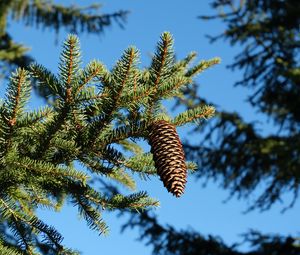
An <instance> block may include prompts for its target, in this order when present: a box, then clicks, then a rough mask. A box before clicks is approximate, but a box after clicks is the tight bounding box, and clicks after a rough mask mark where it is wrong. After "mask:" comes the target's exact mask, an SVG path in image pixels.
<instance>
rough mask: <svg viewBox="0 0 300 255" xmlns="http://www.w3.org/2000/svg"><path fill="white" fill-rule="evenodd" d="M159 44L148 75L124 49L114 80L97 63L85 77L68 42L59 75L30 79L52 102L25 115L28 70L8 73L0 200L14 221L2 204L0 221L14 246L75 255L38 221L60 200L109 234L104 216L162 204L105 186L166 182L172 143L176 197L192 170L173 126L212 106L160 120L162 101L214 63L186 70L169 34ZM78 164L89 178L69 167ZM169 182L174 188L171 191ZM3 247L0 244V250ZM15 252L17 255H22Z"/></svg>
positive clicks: (37, 72) (38, 70)
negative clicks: (151, 179)
mask: <svg viewBox="0 0 300 255" xmlns="http://www.w3.org/2000/svg"><path fill="white" fill-rule="evenodd" d="M161 38H162V39H161V42H159V44H158V46H157V52H156V54H155V56H154V57H153V60H152V64H151V66H150V67H149V68H147V69H146V70H140V69H139V68H138V65H137V63H138V59H139V54H138V51H137V50H136V49H135V48H133V47H130V48H129V49H127V50H126V51H125V52H124V54H123V55H122V57H121V59H120V60H119V61H118V62H117V64H116V65H115V66H114V68H113V69H112V71H111V72H110V71H108V70H106V68H105V66H104V65H103V64H102V63H100V62H98V61H93V62H91V63H90V64H89V65H88V66H87V67H86V68H83V69H82V68H81V63H80V49H79V41H78V38H77V37H76V36H74V35H71V36H69V37H68V38H67V40H66V42H65V44H64V46H63V52H62V55H61V58H60V59H61V61H60V64H59V75H58V76H56V75H54V74H53V73H51V72H50V71H49V70H47V69H46V68H45V67H43V66H40V65H37V64H35V65H32V66H31V75H32V76H33V77H35V78H36V79H37V80H38V81H39V83H40V85H42V86H43V87H45V88H46V89H48V90H49V91H51V96H52V97H53V101H52V102H51V104H48V106H47V107H45V108H43V109H40V110H38V111H28V112H25V111H24V107H25V104H26V102H27V100H28V97H29V95H30V82H29V76H28V72H27V71H24V70H23V71H21V70H19V71H18V72H17V73H16V74H14V75H13V77H12V80H11V83H10V84H9V88H8V90H7V91H8V93H7V98H6V100H5V102H4V103H3V104H0V125H1V126H0V155H1V157H0V166H1V167H2V168H3V171H0V180H1V186H0V199H2V200H3V201H4V199H5V198H6V197H9V198H11V201H12V203H9V207H10V208H11V209H12V210H13V211H12V212H13V213H14V214H15V215H16V216H12V213H11V212H10V211H9V210H8V209H7V208H4V207H5V206H4V205H3V204H1V201H0V211H1V212H4V213H0V214H1V217H0V222H3V224H8V225H11V226H12V227H13V228H14V230H15V237H14V238H15V239H16V240H18V239H21V240H20V242H22V244H23V246H24V247H25V248H24V247H23V250H26V249H27V250H30V249H31V247H32V251H33V252H34V253H37V252H40V251H41V250H42V247H43V245H46V247H47V249H48V250H49V251H51V252H53V254H59V253H58V252H61V253H62V254H74V252H72V251H70V250H68V249H66V248H64V247H63V246H62V245H61V244H60V243H61V238H60V235H59V234H58V233H57V232H56V231H55V229H54V228H52V227H49V226H47V225H46V224H44V223H43V222H41V221H40V220H39V219H38V218H37V217H36V209H37V208H39V207H44V208H54V209H56V210H58V209H59V208H61V207H62V205H63V204H64V202H65V201H66V199H71V201H72V202H73V204H74V205H76V206H77V208H78V210H79V214H80V215H81V216H83V217H84V218H85V220H86V222H87V224H88V226H89V227H90V228H91V229H94V230H96V231H97V232H99V233H107V225H106V223H105V222H104V220H103V218H102V210H104V209H108V210H138V211H140V210H143V209H145V208H148V207H153V206H158V201H156V200H154V199H151V198H149V196H148V194H147V193H146V192H136V193H132V194H130V195H127V196H124V195H122V194H120V192H119V191H118V190H117V189H116V188H115V186H114V185H112V186H109V187H108V186H107V184H106V180H113V181H116V182H118V184H121V185H123V186H125V187H127V188H128V189H130V190H134V189H135V188H136V183H135V180H134V179H133V174H134V173H138V174H139V175H140V177H141V178H145V177H147V176H148V175H155V174H156V175H157V174H158V173H159V174H160V176H162V173H163V171H162V169H163V167H164V166H166V167H169V166H168V165H167V164H168V162H170V160H169V158H168V157H169V155H168V153H169V152H170V153H173V150H172V148H171V149H170V146H169V147H168V144H171V146H175V147H176V148H174V149H175V150H176V151H177V154H176V155H175V154H174V157H177V156H179V158H176V162H177V163H178V162H179V164H180V169H179V170H180V172H179V174H177V175H176V176H173V174H172V173H171V174H170V173H167V177H163V178H164V180H165V182H164V183H165V185H167V188H168V190H171V191H174V192H173V193H174V194H175V195H176V196H179V195H181V194H182V192H183V188H184V183H185V177H186V169H189V170H190V171H193V170H194V169H195V165H194V164H193V163H191V162H185V160H184V154H183V151H182V148H181V143H180V139H179V137H178V135H177V133H176V127H175V125H183V124H185V123H188V122H191V121H193V120H195V119H201V118H208V117H210V116H212V115H213V112H214V108H213V107H211V106H203V107H198V108H195V109H191V110H188V111H186V112H183V113H181V114H179V115H178V116H176V117H175V118H174V119H173V120H172V118H171V117H169V116H168V114H167V113H165V112H163V110H162V107H161V105H162V104H161V101H162V100H163V99H165V98H172V97H174V96H177V95H180V93H181V90H182V88H183V87H184V86H186V85H188V84H190V83H192V82H193V80H192V76H194V75H195V74H197V73H199V72H201V71H203V70H204V69H205V68H207V67H209V66H211V65H213V63H214V62H213V61H211V62H208V63H204V62H203V63H201V64H198V65H196V66H195V67H192V68H190V69H189V68H188V65H189V64H190V62H191V61H192V59H193V58H194V57H195V54H194V53H191V54H190V55H188V56H187V57H186V58H185V59H183V60H181V61H177V62H176V61H175V60H174V54H173V49H172V37H171V35H170V34H169V33H164V34H163V35H162V37H161ZM215 62H216V61H215ZM22 77H23V78H22ZM18 78H19V79H18ZM21 78H22V79H21ZM164 119H165V120H164ZM166 120H168V121H166ZM9 123H10V124H9ZM12 123H13V125H11V124H12ZM172 123H173V124H172ZM174 124H175V125H174ZM158 129H159V132H155V131H156V130H158ZM150 136H151V137H150ZM139 138H142V139H146V140H148V141H149V142H150V140H151V142H150V143H151V152H152V153H153V155H154V154H155V157H154V156H153V155H152V153H144V151H143V149H142V148H141V147H140V145H139V143H138V139H139ZM175 142H176V143H175ZM162 145H163V146H162ZM155 146H156V147H157V148H154V149H153V148H152V147H155ZM160 147H161V148H166V149H167V150H168V153H165V152H163V151H162V149H161V148H160ZM169 149H170V150H169ZM159 151H160V152H163V153H162V154H163V156H161V155H162V154H161V153H158V152H159ZM160 160H163V162H164V163H163V164H162V163H161V162H158V161H160ZM171 161H173V158H171ZM75 162H79V163H80V164H82V165H83V166H84V167H85V168H86V169H87V170H88V172H82V171H80V170H79V169H77V168H75V167H74V163H75ZM169 169H170V171H171V170H172V168H171V167H170V168H169ZM164 173H165V172H164ZM103 177H105V178H103ZM173 177H176V180H175V179H174V180H175V181H176V185H177V186H176V185H175V186H176V187H177V188H176V187H175V186H174V187H175V188H174V187H173V186H172V183H171V184H169V183H168V182H169V179H170V178H173ZM91 178H92V179H91ZM94 178H96V179H95V180H101V181H102V179H103V184H104V185H103V186H104V187H103V189H98V188H97V189H96V188H95V187H94V186H91V184H90V183H89V181H90V180H91V181H94ZM168 178H169V179H168ZM178 178H179V179H178ZM180 178H181V179H180ZM182 178H183V179H182ZM105 185H106V186H105ZM12 217H14V221H13V220H12ZM43 235H44V237H45V238H44V240H43V241H41V242H40V241H39V240H40V237H41V236H43ZM4 236H5V234H4ZM22 238H23V239H22ZM0 239H2V237H1V234H0ZM8 244H9V243H8ZM1 245H2V244H1V241H0V252H1ZM3 245H6V242H3ZM12 246H14V245H12ZM16 248H17V250H18V251H19V250H20V251H22V247H16ZM12 253H13V251H12ZM27 253H28V254H29V252H28V251H27Z"/></svg>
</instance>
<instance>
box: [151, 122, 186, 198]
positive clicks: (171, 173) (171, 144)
mask: <svg viewBox="0 0 300 255" xmlns="http://www.w3.org/2000/svg"><path fill="white" fill-rule="evenodd" d="M149 144H150V146H151V153H152V154H153V160H154V162H155V167H156V169H157V173H158V175H159V176H160V179H161V180H162V181H163V183H164V186H165V187H166V188H167V190H168V191H169V192H171V193H172V194H173V195H175V196H176V197H180V196H181V194H182V193H183V192H184V187H185V183H186V176H187V173H186V172H187V170H186V164H185V156H184V151H183V148H182V144H181V142H180V139H179V136H178V134H177V132H176V127H175V126H174V125H173V124H171V123H169V122H167V121H165V120H159V121H156V122H154V123H153V124H152V125H151V126H150V127H149Z"/></svg>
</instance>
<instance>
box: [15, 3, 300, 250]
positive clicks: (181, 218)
mask: <svg viewBox="0 0 300 255" xmlns="http://www.w3.org/2000/svg"><path fill="white" fill-rule="evenodd" d="M55 2H59V3H64V4H68V3H73V4H77V5H87V4H90V3H93V2H95V1H94V0H88V1H71V0H69V1H62V0H61V1H55ZM100 2H101V3H103V4H104V7H103V12H113V11H116V10H119V9H124V10H130V11H131V13H130V15H129V17H128V22H127V24H126V25H125V29H123V30H122V29H120V28H119V27H118V26H117V25H114V26H113V27H111V28H109V29H107V30H106V32H105V34H104V35H101V36H94V35H93V36H92V35H86V34H83V35H80V39H81V46H82V54H83V60H84V64H86V63H87V62H88V61H90V60H92V59H95V58H97V59H100V60H101V61H102V62H104V63H105V64H106V65H107V66H108V67H111V66H112V65H113V64H114V63H115V62H116V61H117V59H118V58H119V57H120V55H121V54H122V52H123V50H125V49H126V48H127V47H128V46H129V45H135V46H136V47H137V48H138V49H140V52H141V56H142V57H141V62H142V63H141V65H142V66H143V65H147V64H148V63H149V59H150V58H149V56H150V54H151V53H152V52H153V50H154V47H155V45H156V42H157V41H158V39H159V36H160V34H161V33H162V32H163V31H170V32H171V33H172V34H173V35H174V38H175V50H176V54H177V56H178V58H182V57H184V56H186V54H188V53H189V52H190V51H197V52H198V54H199V58H198V59H199V60H201V59H208V58H212V57H215V56H219V57H220V58H221V59H222V63H221V65H219V66H217V67H215V68H212V69H210V70H208V71H206V72H205V73H203V74H201V75H200V76H199V77H198V79H197V81H198V82H199V83H200V84H201V88H200V91H199V92H200V93H201V95H203V96H205V98H207V99H208V100H209V101H211V102H215V103H216V105H218V106H220V107H221V108H222V109H226V110H230V111H238V112H240V113H241V114H242V115H243V116H244V118H245V119H246V120H257V119H259V120H265V118H263V117H262V116H260V115H259V114H257V113H256V112H255V111H254V110H253V109H251V107H250V106H249V105H247V104H246V103H245V102H244V101H245V98H246V95H247V91H246V90H245V89H242V88H233V86H232V85H233V83H234V81H236V80H237V79H239V78H240V77H241V74H240V73H239V72H234V73H233V72H231V71H230V70H228V69H226V68H225V67H226V65H227V64H230V63H232V61H233V56H234V55H235V53H237V52H238V51H239V48H238V47H236V48H231V47H229V46H228V43H226V42H217V43H215V44H210V43H209V42H208V40H207V39H206V38H205V35H206V34H218V33H220V32H222V31H223V29H224V25H223V24H221V23H219V22H217V21H212V22H204V21H201V20H199V19H197V18H196V17H197V16H198V15H200V14H211V13H213V11H212V10H211V9H210V7H209V2H210V1H209V0H207V1H206V0H203V1H199V0H190V1H174V0H164V1H161V0H160V1H159V0H152V1H146V0H110V1H108V0H102V1H100ZM9 31H10V32H11V33H12V34H13V35H14V39H15V40H16V41H18V42H22V43H24V44H26V45H29V46H31V47H32V50H31V54H32V56H34V58H35V59H36V60H37V61H38V62H39V63H41V64H43V65H45V66H46V67H47V68H49V69H51V70H52V71H54V72H56V71H57V70H58V67H57V63H58V61H59V53H60V49H61V44H62V42H63V40H64V39H65V37H66V35H67V33H66V32H65V31H61V32H60V34H59V36H58V38H57V40H58V44H57V45H55V34H54V32H49V31H44V32H43V31H40V30H36V29H32V28H28V27H24V26H23V25H20V24H17V23H13V24H12V25H11V27H10V28H9ZM34 100H35V101H34V104H32V105H33V106H37V105H38V104H39V103H40V101H39V100H38V99H37V98H34ZM263 127H264V126H263V125H262V126H261V128H263ZM267 131H268V132H272V130H271V129H270V125H269V126H268V129H267ZM180 133H181V134H182V135H184V133H185V132H184V130H180ZM189 139H194V140H197V139H198V138H197V137H189ZM202 183H203V181H198V182H196V181H195V180H194V179H193V178H192V177H189V181H188V183H187V189H186V192H185V194H184V196H183V197H182V198H180V199H176V198H174V197H172V196H171V195H170V194H169V193H167V192H166V190H165V189H164V188H163V185H162V183H161V182H160V181H159V180H158V178H151V180H148V181H138V188H139V189H141V190H146V191H148V192H149V194H150V195H151V196H152V197H155V198H157V199H159V200H160V202H161V206H160V208H158V209H157V210H156V213H157V215H158V218H159V220H160V222H161V223H168V224H170V225H173V226H175V227H176V228H178V229H183V228H187V227H191V228H193V229H194V230H197V231H200V233H202V234H212V235H218V236H220V237H222V238H223V240H224V241H225V242H226V243H227V244H232V243H233V242H235V241H241V239H239V234H241V233H244V232H246V231H248V230H249V229H256V230H260V231H262V232H263V233H278V234H283V235H285V234H293V235H296V234H299V229H300V228H299V225H300V224H299V215H300V204H299V203H297V204H296V206H295V207H294V208H293V209H291V210H289V211H287V212H286V213H285V214H281V213H280V210H281V209H282V206H283V205H280V204H276V205H274V206H273V207H272V209H271V210H269V211H267V212H264V213H259V212H257V211H254V212H251V213H248V214H246V215H245V214H243V213H242V211H244V210H245V209H246V208H247V205H248V202H247V201H242V200H241V201H237V200H235V199H231V200H230V201H229V202H227V203H223V201H224V200H225V199H226V198H227V197H228V195H229V192H228V191H224V190H222V189H220V188H218V184H213V183H209V184H208V185H207V187H206V188H202V186H201V184H202ZM287 197H288V195H287ZM40 215H41V216H42V217H43V219H44V220H45V221H48V222H49V223H51V224H53V225H54V226H55V227H56V228H57V229H58V230H59V231H60V232H61V233H62V234H63V235H64V237H65V239H64V244H66V245H68V246H71V247H74V248H77V249H78V250H80V251H81V252H82V253H83V254H84V255H94V254H95V255H97V254H112V255H114V254H116V255H117V254H120V253H121V254H124V255H140V254H143V255H149V254H150V253H151V248H150V247H145V246H144V245H143V244H142V243H139V242H136V241H135V238H137V237H138V232H137V231H126V232H125V233H124V234H120V226H121V225H122V224H123V223H124V222H126V218H117V217H116V213H104V220H106V221H107V223H108V225H109V226H110V235H109V236H108V237H103V236H98V235H97V233H95V232H92V231H90V230H89V229H88V227H87V226H86V225H85V222H84V220H79V219H78V216H77V211H76V209H75V208H72V207H68V206H67V207H65V208H64V209H63V210H62V212H61V213H59V214H58V213H54V212H46V211H43V212H41V213H40Z"/></svg>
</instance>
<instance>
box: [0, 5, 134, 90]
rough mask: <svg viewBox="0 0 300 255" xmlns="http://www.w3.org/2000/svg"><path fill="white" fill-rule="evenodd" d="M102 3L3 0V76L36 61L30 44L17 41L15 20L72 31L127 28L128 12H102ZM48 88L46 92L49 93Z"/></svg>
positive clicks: (0, 38)
mask: <svg viewBox="0 0 300 255" xmlns="http://www.w3.org/2000/svg"><path fill="white" fill-rule="evenodd" d="M101 7H102V6H101V4H98V3H95V4H93V5H90V6H85V7H79V6H76V5H71V6H64V5H61V4H55V3H54V2H53V1H51V0H1V1H0V77H9V75H10V73H11V71H13V70H14V69H15V68H16V67H26V66H27V65H28V64H29V63H31V62H33V61H34V60H33V58H32V57H31V56H30V55H29V54H28V51H29V47H28V46H27V45H24V44H21V43H18V42H15V41H14V34H11V33H10V32H9V31H8V27H9V25H10V24H11V23H12V22H20V23H23V24H24V26H30V27H36V28H37V29H43V30H44V29H47V30H48V29H49V30H54V31H55V32H56V33H58V32H59V30H61V29H66V30H67V31H69V32H71V33H76V34H78V33H82V32H86V33H89V34H97V35H99V34H102V33H103V32H104V30H105V29H106V28H107V27H109V26H111V25H112V24H113V23H117V24H119V25H120V26H121V27H123V25H124V23H125V21H126V17H127V16H128V11H123V10H120V11H116V12H114V13H101ZM46 92H47V91H43V93H42V94H45V93H46Z"/></svg>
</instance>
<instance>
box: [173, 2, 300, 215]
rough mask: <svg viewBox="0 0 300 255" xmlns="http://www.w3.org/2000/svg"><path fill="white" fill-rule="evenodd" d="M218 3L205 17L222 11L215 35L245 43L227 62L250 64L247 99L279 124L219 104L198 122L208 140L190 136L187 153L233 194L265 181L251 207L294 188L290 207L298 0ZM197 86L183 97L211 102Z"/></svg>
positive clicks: (295, 147)
mask: <svg viewBox="0 0 300 255" xmlns="http://www.w3.org/2000/svg"><path fill="white" fill-rule="evenodd" d="M212 7H213V8H214V9H216V11H217V12H218V14H217V15H215V16H201V17H200V18H202V19H205V20H207V19H220V20H221V21H222V22H223V23H224V24H225V25H226V30H225V31H224V33H222V34H220V35H219V36H210V37H209V38H210V39H211V42H214V41H215V40H220V39H224V40H227V41H229V42H230V43H231V44H232V45H239V46H240V47H242V49H241V51H240V53H239V54H238V55H237V56H236V57H235V61H234V63H233V64H232V65H230V66H229V67H230V68H232V69H241V70H243V71H244V77H243V78H242V79H241V80H240V81H238V82H237V83H236V85H237V86H244V87H247V88H249V97H248V102H249V103H250V104H251V106H252V107H253V108H254V110H256V111H257V112H259V113H262V114H265V115H266V116H267V118H268V119H269V122H270V123H271V124H273V127H274V132H270V133H269V134H267V135H266V134H262V132H261V131H260V130H261V129H262V128H263V125H261V122H260V123H258V122H251V123H247V122H246V121H245V120H244V119H243V118H242V116H240V115H239V112H238V109H237V112H226V111H222V109H218V114H217V116H216V117H217V118H215V119H214V121H212V122H210V123H208V126H207V129H205V128H204V125H201V126H200V127H198V128H195V130H194V131H195V132H196V133H198V132H203V131H204V137H205V139H204V141H201V143H200V144H195V143H192V142H191V141H188V140H187V141H185V143H184V148H185V152H186V156H187V158H188V159H189V160H192V161H196V162H197V164H198V166H199V171H197V175H198V176H199V177H201V178H203V177H204V178H206V177H208V178H210V179H213V180H217V181H220V183H221V185H222V186H223V187H224V188H226V189H229V190H230V196H233V195H236V196H237V197H238V198H248V197H250V195H251V196H252V195H253V192H254V191H256V190H257V189H256V188H257V187H258V186H259V185H262V186H263V187H265V189H263V191H262V192H261V193H260V194H258V196H256V199H254V202H253V204H252V205H251V206H250V207H249V210H251V209H255V208H259V209H261V210H267V209H269V208H270V207H271V206H272V205H273V204H274V203H275V202H278V201H281V200H283V196H284V195H285V194H286V193H292V194H293V199H292V200H291V201H290V203H289V204H285V206H284V209H283V210H285V209H287V208H290V207H292V206H293V205H294V203H295V202H296V200H297V197H298V194H299V190H300V189H299V187H300V175H299V173H300V172H299V167H300V161H299V159H300V150H299V148H300V136H299V128H300V118H299V116H300V115H299V110H298V109H299V102H300V101H299V96H300V93H299V81H300V72H299V66H300V62H299V59H300V38H299V24H300V2H299V1H297V0H284V1H282V0H266V1H265V0H254V1H233V0H232V1H231V0H230V1H227V0H226V1H224V0H214V1H212ZM197 88H198V86H197V85H196V84H194V86H192V87H187V88H184V91H183V93H184V95H185V97H184V98H181V99H180V100H179V101H178V102H179V103H180V105H182V104H185V105H186V107H187V108H188V109H191V108H192V109H193V108H194V107H196V106H197V105H198V104H199V103H205V104H207V101H206V100H205V99H203V98H202V97H200V96H198V95H197ZM203 124H205V123H203ZM260 125H261V126H260Z"/></svg>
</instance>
